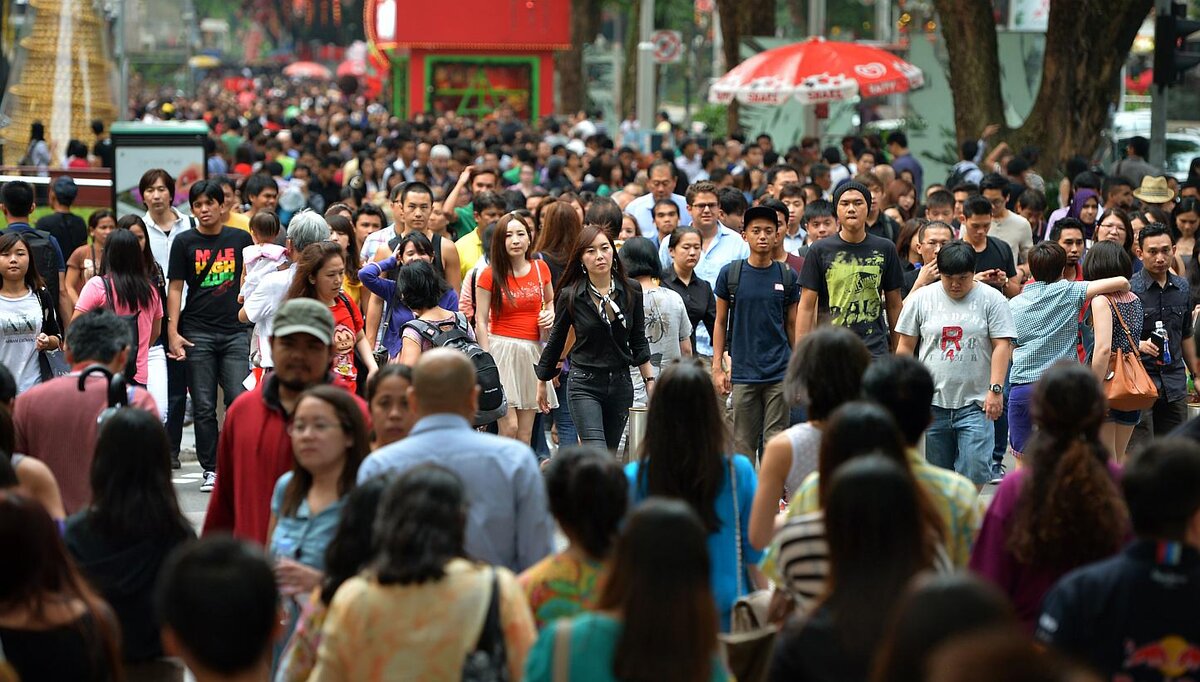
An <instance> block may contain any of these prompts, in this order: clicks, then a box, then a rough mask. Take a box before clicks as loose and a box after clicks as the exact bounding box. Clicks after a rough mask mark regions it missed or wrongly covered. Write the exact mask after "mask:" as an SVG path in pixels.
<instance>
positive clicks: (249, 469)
mask: <svg viewBox="0 0 1200 682" xmlns="http://www.w3.org/2000/svg"><path fill="white" fill-rule="evenodd" d="M354 400H355V401H356V402H357V403H358V406H359V407H360V408H362V412H363V417H364V418H366V420H367V429H368V430H370V428H371V424H370V413H369V412H368V410H367V404H366V403H365V402H363V400H362V398H359V397H358V396H354ZM289 421H291V415H288V414H286V413H285V412H284V411H283V406H282V405H281V404H280V403H279V386H278V382H277V381H276V379H275V375H274V374H270V375H268V376H267V378H266V379H265V380H264V381H261V382H259V384H258V385H257V386H255V387H254V388H253V389H251V390H249V391H246V392H245V393H243V394H242V395H240V396H238V397H237V399H235V400H234V401H233V404H232V405H230V406H229V409H228V410H226V412H225V426H224V428H222V429H221V438H220V440H219V441H218V442H217V486H216V488H215V489H214V490H213V492H212V498H211V499H210V500H209V501H208V513H207V515H206V516H205V517H204V530H203V534H204V535H210V534H212V533H216V532H222V531H226V532H231V533H233V535H234V537H238V538H242V539H245V540H253V541H254V542H257V543H258V544H260V545H265V544H266V542H267V526H268V525H269V523H270V521H271V493H272V492H274V490H275V482H276V481H278V480H279V477H280V476H282V475H284V474H285V473H287V472H289V471H291V470H292V462H293V458H292V439H291V437H290V436H288V433H287V426H288V422H289Z"/></svg>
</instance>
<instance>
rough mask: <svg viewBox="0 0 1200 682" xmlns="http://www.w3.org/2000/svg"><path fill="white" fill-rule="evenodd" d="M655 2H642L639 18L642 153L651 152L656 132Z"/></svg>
mask: <svg viewBox="0 0 1200 682" xmlns="http://www.w3.org/2000/svg"><path fill="white" fill-rule="evenodd" d="M653 33H654V0H642V6H641V14H640V15H639V17H638V46H637V48H638V49H637V60H638V61H637V113H638V130H639V137H640V138H641V140H642V151H645V152H649V151H651V150H650V134H651V133H653V132H654V108H655V107H654V43H652V42H651V41H650V39H651V35H652V34H653Z"/></svg>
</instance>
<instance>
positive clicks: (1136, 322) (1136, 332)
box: [1107, 294, 1142, 353]
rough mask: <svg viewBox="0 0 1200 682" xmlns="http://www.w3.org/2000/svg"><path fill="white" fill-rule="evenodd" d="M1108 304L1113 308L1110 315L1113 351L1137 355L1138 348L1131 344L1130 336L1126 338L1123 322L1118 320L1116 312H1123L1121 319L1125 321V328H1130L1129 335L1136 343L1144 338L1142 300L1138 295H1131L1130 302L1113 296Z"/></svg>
mask: <svg viewBox="0 0 1200 682" xmlns="http://www.w3.org/2000/svg"><path fill="white" fill-rule="evenodd" d="M1107 298H1108V304H1109V305H1110V306H1111V307H1112V310H1110V312H1109V314H1110V315H1112V330H1113V331H1112V349H1111V350H1123V351H1125V352H1127V353H1136V352H1137V348H1135V347H1133V346H1131V345H1130V343H1129V336H1126V334H1125V330H1124V329H1122V328H1121V321H1120V320H1118V319H1117V313H1116V311H1118V310H1119V311H1120V312H1121V317H1122V318H1124V319H1125V326H1126V327H1128V328H1129V334H1130V335H1132V336H1133V338H1134V340H1135V342H1136V340H1137V339H1140V338H1142V299H1140V298H1138V297H1137V295H1136V294H1129V298H1130V300H1126V301H1119V300H1116V298H1114V297H1112V296H1108V297H1107Z"/></svg>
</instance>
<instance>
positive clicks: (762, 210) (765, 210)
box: [742, 206, 779, 227]
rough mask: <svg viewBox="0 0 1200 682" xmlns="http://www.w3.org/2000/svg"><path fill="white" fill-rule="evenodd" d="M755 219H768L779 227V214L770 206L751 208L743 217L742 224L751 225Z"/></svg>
mask: <svg viewBox="0 0 1200 682" xmlns="http://www.w3.org/2000/svg"><path fill="white" fill-rule="evenodd" d="M755 218H766V219H767V220H770V221H771V222H772V223H774V224H775V226H776V227H779V213H778V212H776V211H775V209H773V208H771V207H770V206H751V207H750V208H748V209H746V212H745V213H744V214H743V215H742V224H743V225H749V224H750V221H751V220H754V219H755Z"/></svg>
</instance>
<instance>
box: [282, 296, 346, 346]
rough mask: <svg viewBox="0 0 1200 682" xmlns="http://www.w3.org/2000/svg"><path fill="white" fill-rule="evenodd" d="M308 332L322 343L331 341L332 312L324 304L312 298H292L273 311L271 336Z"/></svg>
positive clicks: (326, 343) (327, 343)
mask: <svg viewBox="0 0 1200 682" xmlns="http://www.w3.org/2000/svg"><path fill="white" fill-rule="evenodd" d="M292 334H308V335H310V336H314V337H316V338H317V339H319V340H320V341H321V343H324V344H325V345H327V346H328V345H330V344H331V343H333V313H331V312H329V308H327V307H326V306H325V304H323V303H321V302H320V301H318V300H316V299H313V298H293V299H292V300H290V301H288V302H287V303H284V304H283V306H282V307H281V308H280V309H279V312H277V313H275V324H274V331H272V332H271V335H272V336H275V337H283V336H291V335H292Z"/></svg>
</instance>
